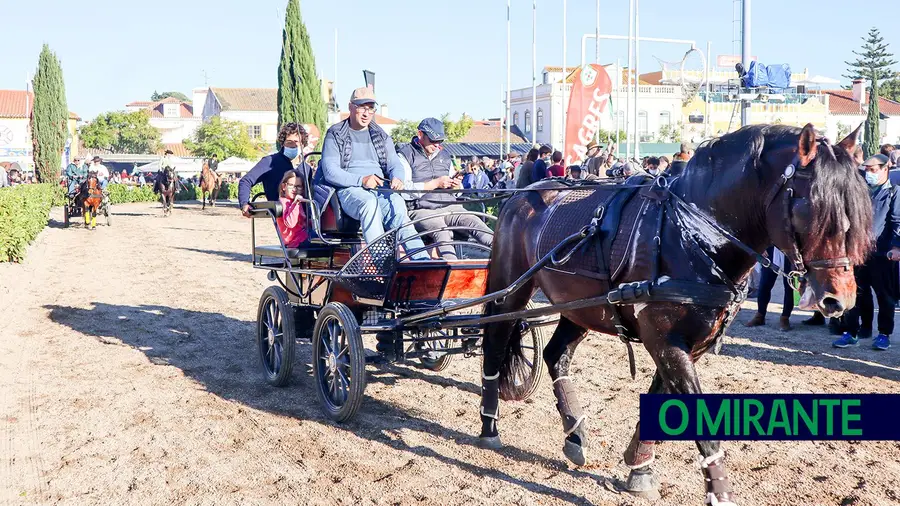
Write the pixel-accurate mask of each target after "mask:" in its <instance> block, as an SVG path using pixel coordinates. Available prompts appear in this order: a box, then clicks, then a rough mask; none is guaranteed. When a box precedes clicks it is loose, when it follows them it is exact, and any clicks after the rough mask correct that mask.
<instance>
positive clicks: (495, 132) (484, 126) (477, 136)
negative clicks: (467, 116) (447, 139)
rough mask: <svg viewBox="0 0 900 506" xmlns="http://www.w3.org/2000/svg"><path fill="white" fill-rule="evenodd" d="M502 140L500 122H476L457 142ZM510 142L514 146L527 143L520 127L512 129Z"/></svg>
mask: <svg viewBox="0 0 900 506" xmlns="http://www.w3.org/2000/svg"><path fill="white" fill-rule="evenodd" d="M499 140H500V122H499V121H476V122H474V123H473V124H472V128H470V129H469V131H468V132H466V135H465V136H463V138H462V139H460V140H459V141H457V142H460V143H473V142H475V143H477V142H499ZM503 141H504V142H506V129H505V128H504V129H503ZM510 142H512V143H513V144H521V143H527V142H528V139H526V138H525V137H524V136H523V135H522V132H521V131H520V130H519V127H516V126H514V127H512V130H510Z"/></svg>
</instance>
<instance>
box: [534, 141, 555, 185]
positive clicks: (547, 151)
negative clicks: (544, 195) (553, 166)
mask: <svg viewBox="0 0 900 506" xmlns="http://www.w3.org/2000/svg"><path fill="white" fill-rule="evenodd" d="M552 153H553V148H551V147H550V146H547V145H544V146H541V149H539V150H538V159H537V160H535V162H534V165H533V166H532V168H531V173H532V176H531V182H532V183H533V182H536V181H540V180H541V179H544V178H545V177H547V167H549V166H550V163H549V162H550V155H551V154H552Z"/></svg>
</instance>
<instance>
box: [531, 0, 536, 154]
mask: <svg viewBox="0 0 900 506" xmlns="http://www.w3.org/2000/svg"><path fill="white" fill-rule="evenodd" d="M535 142H537V0H531V143H532V144H534V143H535Z"/></svg>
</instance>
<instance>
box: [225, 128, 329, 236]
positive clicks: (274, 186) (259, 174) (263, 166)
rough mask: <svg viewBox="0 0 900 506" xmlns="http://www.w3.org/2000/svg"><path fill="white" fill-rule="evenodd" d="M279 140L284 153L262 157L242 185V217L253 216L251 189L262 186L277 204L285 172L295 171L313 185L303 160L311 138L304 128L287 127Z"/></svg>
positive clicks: (267, 197) (244, 178) (240, 192)
mask: <svg viewBox="0 0 900 506" xmlns="http://www.w3.org/2000/svg"><path fill="white" fill-rule="evenodd" d="M277 140H278V145H279V146H281V147H280V149H279V150H278V151H276V152H275V153H272V154H271V155H266V156H264V157H262V159H260V161H259V162H257V163H256V165H254V166H253V168H252V169H250V172H248V173H246V174H244V177H242V178H241V180H240V181H239V182H238V205H239V206H240V208H241V213H242V214H243V215H244V216H246V217H248V218H249V217H250V216H252V215H251V214H250V204H249V202H250V189H251V188H253V185H255V184H256V183H262V185H263V192H265V194H266V200H270V201H277V200H278V197H279V194H278V191H279V189H278V187H279V186H280V185H281V180H282V178H283V177H284V173H285V172H287V171H289V170H293V171H295V172H296V174H297V177H298V178H300V179H302V180H303V181H309V174H310V170H311V169H310V168H309V166H308V165H307V164H305V163H301V162H302V159H303V156H302V154H301V148H302V147H303V146H305V145H306V143H307V141H308V140H309V134H307V132H306V129H305V128H304V127H303V125H301V124H299V123H294V122H290V123H285V124H284V125H282V126H281V130H279V131H278V139H277Z"/></svg>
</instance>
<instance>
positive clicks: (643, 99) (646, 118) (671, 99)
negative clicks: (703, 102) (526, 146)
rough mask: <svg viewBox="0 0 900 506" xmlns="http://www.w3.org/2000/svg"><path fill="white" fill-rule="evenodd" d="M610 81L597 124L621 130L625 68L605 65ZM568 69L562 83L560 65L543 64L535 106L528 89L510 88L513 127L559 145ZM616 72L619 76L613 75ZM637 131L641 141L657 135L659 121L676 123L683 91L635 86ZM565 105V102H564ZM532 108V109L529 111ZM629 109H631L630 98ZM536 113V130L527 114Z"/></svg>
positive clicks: (568, 87) (540, 141)
mask: <svg viewBox="0 0 900 506" xmlns="http://www.w3.org/2000/svg"><path fill="white" fill-rule="evenodd" d="M604 68H605V69H606V71H607V72H608V73H609V76H610V78H611V80H612V82H613V91H612V100H610V104H609V107H608V108H607V110H606V113H605V114H604V115H603V116H602V117H601V118H600V128H601V129H603V130H607V131H614V130H616V128H617V126H616V125H617V121H616V120H617V119H618V129H619V130H625V119H626V102H627V100H626V95H627V93H626V87H625V80H626V79H625V76H626V72H627V69H624V68H621V67H619V68H617V67H616V65H605V66H604ZM574 70H575V68H572V69H571V71H568V69H567V71H568V74H569V76H568V78H567V81H568V82H567V83H566V84H565V85H563V83H562V80H563V73H562V68H561V67H544V70H543V72H542V79H541V84H540V85H538V86H537V93H536V96H537V100H536V102H537V103H536V106H535V107H532V89H531V88H530V87H529V88H522V89H518V90H512V91H511V92H510V104H511V105H510V114H511V115H512V118H511V123H512V125H513V128H516V127H518V129H519V130H520V131H522V132H523V133H524V136H525V137H526V138H528V139H530V140H532V142H536V143H538V144H551V145H553V146H555V147H557V148H559V147H561V146H562V139H563V128H564V127H563V124H562V121H563V86H565V87H566V88H565V90H566V91H565V92H566V101H567V102H568V98H569V93H571V90H572V83H571V80H572V78H573V77H572V72H574ZM616 76H621V78H620V79H616ZM638 93H639V96H638V110H637V112H638V121H637V122H638V132H639V133H640V135H641V139H642V141H644V142H650V141H653V140H655V139H656V138H657V135H658V133H659V130H660V127H662V126H663V125H671V126H676V125H677V124H678V122H679V121H680V120H681V112H682V100H683V94H682V91H681V89H680V88H678V87H676V86H653V85H648V84H642V85H640V86H639V87H638ZM566 105H567V104H566ZM532 109H534V111H532ZM630 111H634V100H632V101H631V108H630ZM532 114H536V116H535V122H536V127H535V130H536V132H535V133H534V135H532V132H531V115H532Z"/></svg>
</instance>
